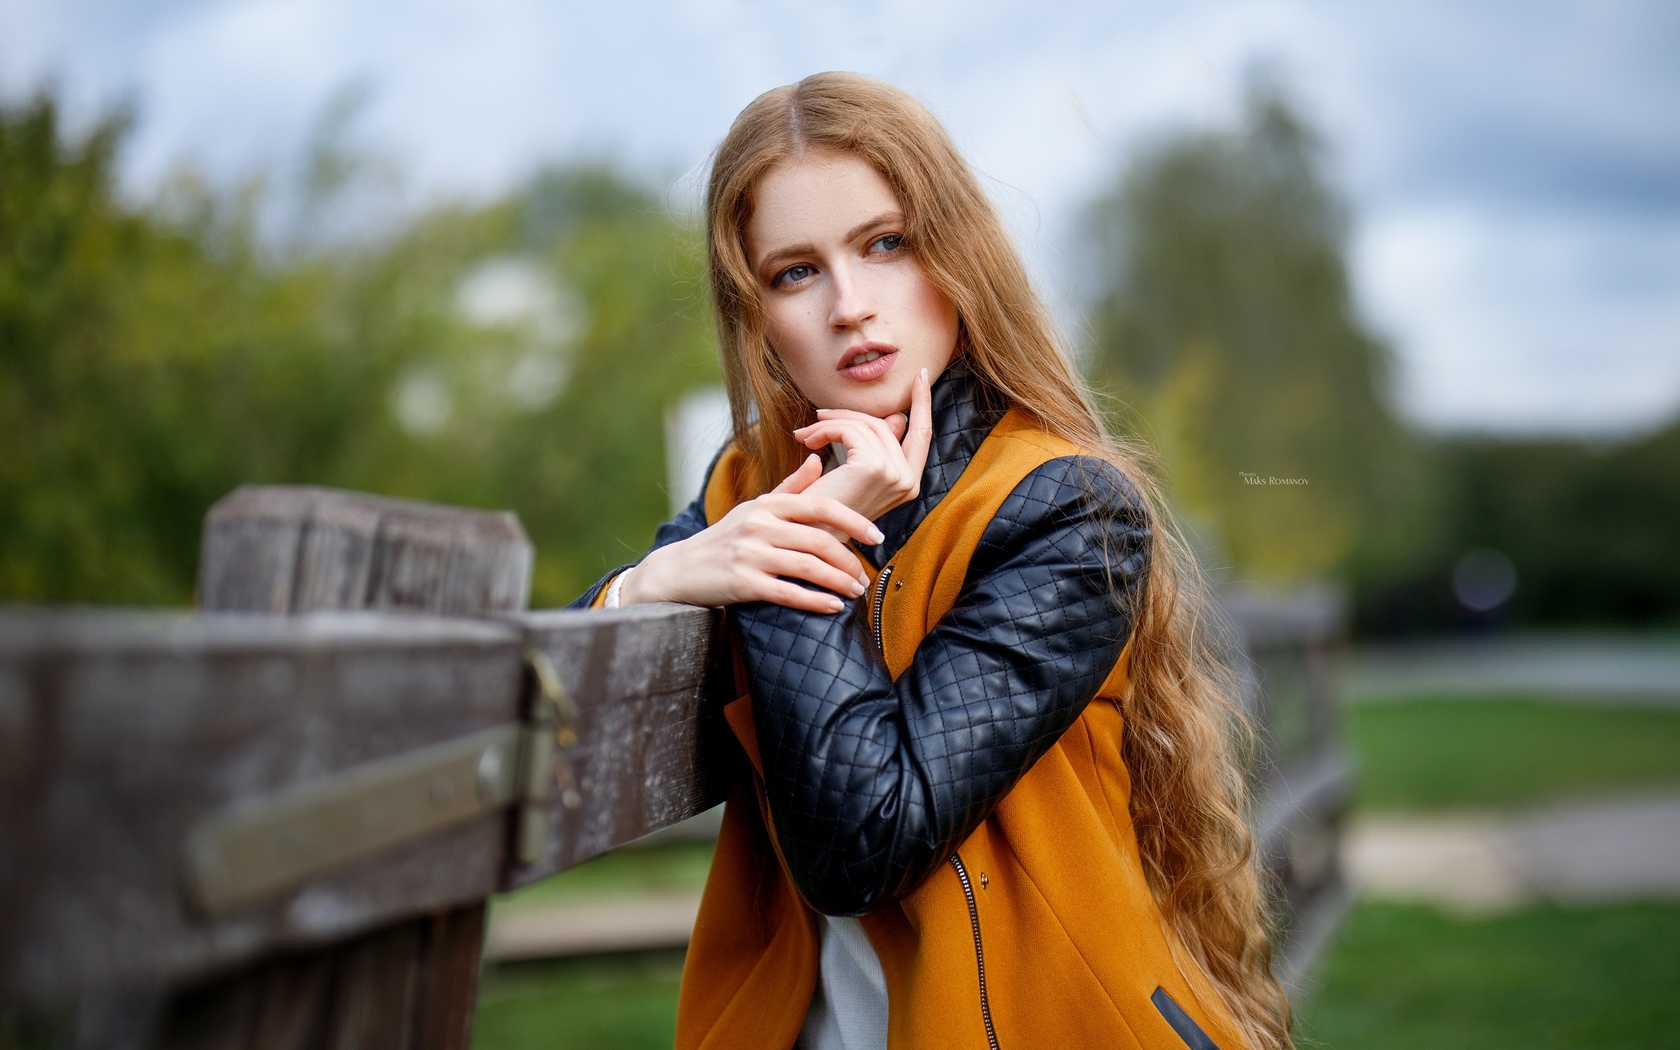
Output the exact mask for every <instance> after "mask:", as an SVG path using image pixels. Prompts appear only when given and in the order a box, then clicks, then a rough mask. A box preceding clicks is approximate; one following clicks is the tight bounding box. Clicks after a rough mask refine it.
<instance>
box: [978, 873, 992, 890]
mask: <svg viewBox="0 0 1680 1050" xmlns="http://www.w3.org/2000/svg"><path fill="white" fill-rule="evenodd" d="M991 884H992V880H991V879H988V878H987V877H986V873H985V872H983V871H982V872H981V873H980V888H981V889H985V888H986V887H987V886H990V885H991Z"/></svg>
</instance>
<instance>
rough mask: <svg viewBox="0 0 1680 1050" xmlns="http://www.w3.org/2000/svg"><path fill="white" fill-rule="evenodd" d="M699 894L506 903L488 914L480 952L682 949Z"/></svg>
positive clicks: (499, 955) (513, 957)
mask: <svg viewBox="0 0 1680 1050" xmlns="http://www.w3.org/2000/svg"><path fill="white" fill-rule="evenodd" d="M699 911H700V893H699V891H698V890H696V891H695V892H693V893H665V894H659V895H656V896H644V897H629V898H625V899H622V900H606V901H584V902H571V903H566V904H550V905H530V906H525V907H518V908H506V909H501V910H498V911H496V912H494V913H493V914H492V915H491V917H490V931H489V935H488V937H487V938H486V940H485V946H484V957H485V958H486V959H488V960H490V961H491V962H517V961H521V960H526V959H552V958H557V957H559V956H564V955H602V954H606V953H609V952H640V951H652V950H656V949H660V948H684V947H687V945H688V934H689V931H690V930H692V929H694V916H695V915H697V914H698V913H699Z"/></svg>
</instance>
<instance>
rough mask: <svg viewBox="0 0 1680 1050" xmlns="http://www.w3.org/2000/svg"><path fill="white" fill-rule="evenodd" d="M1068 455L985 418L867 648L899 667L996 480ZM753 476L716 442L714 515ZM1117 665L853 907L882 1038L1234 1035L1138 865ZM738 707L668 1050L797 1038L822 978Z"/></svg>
mask: <svg viewBox="0 0 1680 1050" xmlns="http://www.w3.org/2000/svg"><path fill="white" fill-rule="evenodd" d="M1079 453H1080V450H1079V449H1077V448H1075V447H1073V446H1072V445H1070V444H1069V443H1068V442H1066V441H1064V440H1062V439H1060V438H1057V437H1054V436H1052V435H1048V434H1046V433H1044V432H1043V430H1042V429H1041V428H1039V427H1037V426H1036V425H1035V424H1033V423H1032V421H1031V420H1030V419H1028V418H1027V417H1026V416H1024V415H1023V414H1022V413H1020V412H1019V411H1018V410H1011V411H1010V412H1009V413H1008V414H1006V415H1005V416H1004V418H1003V419H1002V421H1001V422H999V423H998V425H997V426H996V427H995V428H994V429H993V430H992V432H991V434H990V435H989V436H988V437H987V439H986V440H985V441H984V443H983V444H981V446H980V448H979V450H978V451H977V452H976V454H975V455H974V457H973V458H972V460H971V461H970V462H969V464H968V466H967V467H966V468H965V469H964V471H963V474H962V476H961V478H960V479H959V480H958V481H957V483H956V484H955V485H954V486H953V488H952V489H951V490H950V492H948V493H947V494H946V496H945V497H944V498H943V499H942V500H941V501H940V502H939V504H938V505H937V506H935V507H934V508H933V510H932V511H931V512H930V513H929V515H928V517H927V518H926V519H925V520H924V521H923V522H922V524H921V525H920V526H919V527H918V528H917V529H916V531H915V532H914V534H913V535H912V536H911V538H910V539H909V540H908V542H907V543H906V544H905V545H904V547H903V548H902V549H901V550H900V551H899V552H898V554H897V555H896V556H895V557H894V558H893V560H892V562H891V564H892V565H893V566H894V567H895V572H894V574H893V576H892V584H893V586H892V587H891V588H889V589H888V591H887V592H886V594H885V597H884V599H883V604H882V618H881V623H882V628H881V634H882V637H881V643H882V649H883V652H884V653H885V656H886V660H887V664H888V668H889V670H890V672H891V674H892V675H893V677H894V678H895V679H896V678H897V677H898V676H899V675H900V674H902V673H903V672H904V670H905V669H906V668H907V667H908V666H909V664H910V661H911V659H912V656H913V654H914V653H915V651H916V647H917V645H918V644H919V643H920V641H921V640H922V638H923V637H924V636H925V635H926V634H927V633H928V632H929V631H930V630H931V629H932V628H933V626H934V625H935V624H936V623H938V621H939V620H940V618H941V617H942V616H943V615H944V614H945V613H946V612H947V611H948V610H949V609H950V608H951V607H952V604H953V603H954V602H955V601H956V600H957V597H958V594H959V592H960V590H961V587H962V584H963V581H964V578H965V576H966V574H967V570H968V563H969V559H970V556H971V555H972V553H973V551H974V548H975V545H976V543H977V542H978V540H979V538H980V536H981V534H982V532H983V531H984V530H985V527H986V525H987V523H988V522H989V521H991V519H992V517H993V515H994V514H995V512H996V511H997V509H998V507H999V506H1000V505H1001V504H1002V502H1003V501H1004V500H1005V498H1006V497H1007V496H1008V495H1009V493H1010V491H1011V490H1012V489H1013V488H1014V487H1015V485H1016V484H1017V483H1018V482H1020V481H1021V479H1023V478H1024V477H1026V475H1027V474H1028V473H1030V472H1031V471H1032V470H1033V469H1034V468H1036V467H1038V466H1039V465H1040V464H1043V463H1045V462H1047V461H1049V460H1051V459H1054V458H1058V457H1062V456H1069V455H1077V454H1079ZM749 473H750V471H749V469H748V464H747V463H746V462H745V458H744V457H743V456H742V455H741V454H740V453H739V452H738V451H736V450H734V449H731V450H730V451H729V452H726V453H725V455H724V456H723V457H722V459H721V460H720V461H719V462H718V464H717V465H716V466H715V467H714V469H713V472H712V477H711V481H710V483H709V485H708V487H707V491H706V494H705V507H706V517H707V520H708V522H715V521H717V520H718V519H719V518H721V517H722V516H723V515H724V514H726V513H727V512H728V511H729V510H730V509H731V508H732V507H734V506H735V505H736V504H737V503H738V502H740V501H742V500H743V499H745V498H748V496H749V495H750V490H749V489H748V488H747V485H746V478H747V476H748V475H749ZM1126 659H1127V657H1126V654H1125V653H1122V654H1121V657H1120V659H1119V661H1118V662H1117V663H1116V665H1115V667H1114V669H1113V671H1112V672H1111V673H1110V674H1109V676H1108V678H1107V680H1106V681H1105V683H1104V684H1103V686H1102V687H1101V689H1100V690H1099V692H1098V694H1097V697H1096V698H1095V699H1094V700H1093V701H1092V702H1091V703H1090V705H1089V706H1088V707H1087V708H1086V710H1085V711H1084V713H1083V714H1082V715H1081V716H1080V717H1079V719H1078V720H1077V721H1076V722H1075V723H1074V725H1073V726H1072V728H1070V729H1069V730H1067V731H1066V732H1065V733H1064V734H1063V735H1062V737H1061V738H1060V739H1059V741H1058V742H1057V743H1056V744H1055V745H1054V746H1053V747H1052V748H1051V749H1050V751H1049V752H1047V753H1046V754H1045V755H1044V756H1043V757H1042V758H1040V759H1039V760H1038V762H1037V763H1035V764H1034V765H1033V766H1032V768H1031V769H1030V770H1028V771H1027V773H1026V774H1025V775H1024V776H1023V777H1022V778H1021V780H1020V781H1019V782H1017V783H1016V785H1015V786H1014V787H1013V788H1012V789H1011V790H1010V791H1009V793H1008V794H1007V795H1006V796H1005V797H1004V798H1003V800H1002V801H1001V802H1000V803H999V804H998V805H997V806H996V808H995V809H994V810H993V812H992V813H991V815H990V816H989V817H987V818H986V820H985V821H984V822H983V823H982V824H981V825H980V826H979V827H978V828H977V829H976V830H975V831H974V833H973V834H972V835H970V836H969V837H968V838H967V840H965V841H964V842H963V843H962V845H961V847H960V848H959V849H958V850H957V853H956V856H954V857H953V858H952V859H951V862H950V863H949V864H946V865H943V866H942V867H941V868H939V869H938V870H936V871H935V872H934V873H933V874H932V875H931V876H929V877H928V878H927V879H926V881H925V882H923V884H922V885H921V886H920V887H919V888H917V889H916V890H915V891H914V892H912V893H911V894H910V895H909V896H908V897H906V898H904V899H903V900H901V901H899V902H898V903H896V904H893V905H890V906H888V907H885V908H882V909H880V910H878V911H875V912H872V913H870V914H868V915H865V916H863V917H862V918H861V922H862V924H863V927H864V929H865V930H866V931H867V932H868V934H869V938H870V940H871V942H872V943H873V945H874V948H875V951H876V954H877V955H878V956H879V957H880V960H881V967H882V971H883V973H884V975H885V977H886V985H887V996H888V1004H889V1024H888V1029H889V1030H888V1045H889V1047H891V1048H892V1050H912V1048H916V1050H923V1048H943V1047H954V1048H957V1047H960V1048H971V1047H972V1048H977V1050H984V1048H988V1047H1001V1048H1009V1050H1019V1048H1023V1047H1057V1048H1060V1047H1140V1048H1149V1050H1181V1048H1183V1047H1185V1046H1186V1045H1191V1046H1197V1043H1196V1038H1197V1035H1198V1034H1202V1035H1203V1037H1204V1038H1207V1039H1210V1040H1211V1041H1212V1044H1214V1045H1217V1046H1218V1047H1220V1048H1222V1050H1240V1048H1241V1047H1243V1046H1245V1045H1246V1044H1245V1043H1243V1041H1242V1040H1241V1039H1240V1038H1239V1037H1238V1036H1237V1034H1236V1033H1235V1031H1234V1030H1233V1029H1232V1027H1231V1026H1230V1024H1229V1022H1228V1019H1227V1015H1226V1013H1225V1011H1224V1010H1223V1009H1222V1008H1221V1006H1220V1004H1219V1000H1218V997H1217V994H1216V993H1215V992H1214V990H1213V988H1212V986H1211V984H1210V983H1209V982H1208V980H1207V979H1206V978H1205V977H1204V976H1203V975H1202V974H1201V973H1200V972H1199V971H1198V970H1197V969H1196V968H1195V967H1194V965H1193V964H1192V963H1191V962H1190V961H1189V956H1188V954H1187V952H1186V951H1185V950H1184V948H1183V947H1182V945H1180V944H1179V943H1178V942H1177V939H1176V938H1175V937H1174V935H1173V934H1172V933H1171V932H1170V931H1169V930H1168V929H1167V927H1166V924H1165V922H1164V921H1163V919H1162V916H1161V913H1160V910H1159V909H1158V907H1157V906H1156V904H1155V900H1154V897H1153V895H1152V894H1151V893H1150V890H1149V887H1148V885H1147V883H1146V881H1145V878H1144V874H1143V868H1142V865H1141V863H1140V860H1139V857H1138V847H1137V839H1136V835H1135V834H1134V832H1133V828H1132V823H1131V817H1130V813H1129V807H1128V801H1129V797H1130V781H1129V779H1128V776H1127V772H1126V768H1125V766H1124V764H1123V763H1122V761H1121V739H1122V735H1123V733H1124V728H1125V727H1124V720H1123V718H1122V710H1123V706H1124V699H1125V694H1126V690H1127V678H1126ZM750 705H751V699H750V698H749V697H747V696H745V695H743V696H741V698H740V699H738V700H736V701H735V702H734V703H732V704H730V705H729V706H728V707H727V708H726V710H725V716H726V718H727V720H728V722H729V725H730V727H731V729H732V730H733V732H734V734H735V737H736V739H737V740H738V741H739V743H740V745H741V747H742V749H743V751H744V752H745V755H746V758H747V762H746V763H745V764H744V765H743V769H742V771H741V775H740V777H739V779H738V782H737V785H736V787H735V790H734V791H733V792H732V794H731V796H730V798H729V802H728V805H727V807H726V809H725V813H724V819H723V828H722V831H721V833H720V836H719V839H718V845H717V852H716V854H715V856H714V859H713V862H712V868H711V873H710V875H709V877H708V879H707V883H706V890H705V895H704V898H703V901H702V904H701V908H700V914H699V918H698V920H697V922H696V924H695V929H694V935H693V939H692V941H691V942H690V946H689V954H688V961H687V964H686V966H685V968H684V972H683V984H682V992H681V1000H680V1005H679V1009H678V1017H677V1046H678V1047H679V1048H680V1050H691V1048H694V1050H699V1048H707V1050H725V1048H728V1050H734V1048H740V1047H791V1046H792V1045H793V1044H794V1041H795V1040H796V1038H797V1037H798V1035H799V1031H800V1027H801V1025H802V1024H803V1022H804V1019H805V1014H806V1011H807V1009H808V1007H809V1004H810V1001H811V996H812V992H813V989H814V988H815V985H816V981H817V976H818V950H819V945H818V935H817V925H816V918H815V913H814V912H813V911H812V910H811V908H810V907H809V906H808V905H807V904H806V903H805V901H804V900H803V899H801V897H800V895H799V893H798V891H797V889H796V888H795V886H794V883H793V881H792V879H791V877H790V876H789V874H788V872H787V870H786V868H785V866H784V864H783V863H782V860H781V858H780V856H779V854H778V852H777V849H776V844H775V842H774V837H773V833H772V831H771V830H770V829H771V828H772V827H773V824H772V822H771V821H770V820H769V819H768V817H769V813H768V810H767V801H766V796H765V792H764V787H763V783H762V781H761V779H760V776H761V774H762V763H761V761H760V759H759V753H758V744H757V739H756V732H755V728H754V719H753V715H752V710H751V706H750ZM982 981H983V982H984V991H983V986H982ZM1169 1017H1171V1018H1173V1019H1172V1020H1169ZM1186 1018H1187V1019H1188V1024H1189V1025H1192V1026H1194V1027H1192V1028H1186V1027H1185V1026H1186ZM1175 1021H1176V1023H1177V1027H1176V1028H1175V1024H1174V1022H1175ZM1195 1028H1199V1029H1200V1033H1198V1032H1197V1031H1195ZM1181 1030H1182V1031H1183V1032H1184V1034H1181ZM1203 1045H1206V1044H1203ZM1198 1050H1200V1047H1198Z"/></svg>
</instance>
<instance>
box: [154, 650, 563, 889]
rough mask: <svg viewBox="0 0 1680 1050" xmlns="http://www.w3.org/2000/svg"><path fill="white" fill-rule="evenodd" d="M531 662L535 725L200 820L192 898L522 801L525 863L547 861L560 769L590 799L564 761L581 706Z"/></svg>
mask: <svg viewBox="0 0 1680 1050" xmlns="http://www.w3.org/2000/svg"><path fill="white" fill-rule="evenodd" d="M525 661H526V665H527V667H529V668H530V670H531V678H532V680H533V682H534V685H535V690H534V692H535V695H534V696H533V697H532V699H531V707H530V716H529V719H530V720H529V721H528V722H526V723H523V724H521V723H510V724H507V725H500V726H496V727H494V728H492V729H486V730H482V731H480V732H478V733H474V734H472V735H470V736H465V737H461V738H459V739H456V740H450V741H446V742H444V743H440V744H433V745H430V746H428V747H424V748H420V749H419V750H416V751H411V752H408V753H406V754H402V755H397V756H394V757H392V758H386V759H380V760H379V761H375V762H368V763H364V764H362V765H359V766H354V767H352V768H350V769H347V770H344V771H342V772H339V773H335V774H333V775H331V776H327V777H322V778H321V779H319V780H312V781H307V782H305V783H302V784H296V785H293V786H290V787H286V788H281V789H280V790H278V791H274V792H272V793H270V794H267V795H260V796H257V797H254V798H247V799H240V800H239V801H237V802H234V803H232V804H230V805H228V806H226V807H224V808H222V809H220V810H217V811H215V812H214V813H211V814H210V815H209V816H207V817H205V818H204V819H202V820H200V821H199V822H198V824H197V825H196V826H195V827H194V828H193V829H192V831H191V832H190V833H189V835H188V836H187V842H186V857H185V867H186V882H187V895H188V898H189V899H190V900H191V901H192V903H193V904H194V905H195V906H197V907H198V908H199V909H200V910H201V911H202V912H204V913H205V914H207V915H218V914H221V913H224V912H227V911H231V910H233V909H235V908H238V907H242V906H244V905H246V904H250V903H253V902H255V901H259V900H262V899H264V898H269V897H273V896H275V895H278V894H280V893H281V892H283V891H285V890H289V889H293V888H295V887H297V886H299V885H301V884H302V883H304V882H306V881H308V880H309V879H311V878H314V877H316V876H318V875H321V874H323V873H325V872H328V871H330V870H332V869H334V868H338V867H340V866H342V865H344V864H347V863H349V862H350V861H353V860H355V859H357V858H359V857H364V856H367V855H369V854H372V853H377V852H379V851H380V850H384V849H387V848H390V847H392V846H395V845H397V844H399V843H402V842H406V841H408V840H410V839H415V838H419V837H421V836H424V835H428V834H431V833H432V832H435V831H440V830H442V829H444V828H447V827H450V826H452V825H455V824H459V823H461V822H462V821H465V820H469V819H471V818H473V817H476V816H479V815H481V814H484V813H488V812H492V811H494V810H498V809H502V808H505V807H507V806H509V805H517V806H518V807H519V813H518V818H517V821H516V824H515V827H516V841H515V848H516V851H517V854H518V857H519V859H520V861H521V862H523V863H527V864H528V863H532V862H534V861H537V860H539V859H541V857H542V855H543V853H544V851H545V850H546V849H547V846H548V812H547V802H548V798H549V782H550V777H551V776H552V778H553V780H554V783H555V786H556V787H557V788H558V789H559V791H560V799H561V804H562V805H564V806H566V807H567V808H568V809H575V808H577V806H579V805H580V804H581V803H582V796H581V795H580V794H579V792H578V789H577V784H576V782H575V779H574V777H573V774H572V772H571V769H570V766H569V765H568V764H566V763H565V762H563V761H562V762H561V763H559V764H558V765H556V763H555V761H554V754H555V748H556V746H557V745H558V746H559V747H562V748H569V747H571V746H572V745H574V744H576V743H577V734H576V731H575V729H574V725H575V723H576V721H577V705H576V704H574V703H573V702H572V699H571V697H570V696H569V695H568V694H567V693H566V690H565V687H564V686H563V685H562V684H561V682H560V676H559V674H558V672H557V671H556V670H555V667H554V663H553V661H552V660H550V659H549V658H548V656H547V655H546V654H544V653H542V652H541V651H539V650H536V649H531V650H528V651H527V652H526V654H525Z"/></svg>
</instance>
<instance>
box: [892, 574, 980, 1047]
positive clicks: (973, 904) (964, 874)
mask: <svg viewBox="0 0 1680 1050" xmlns="http://www.w3.org/2000/svg"><path fill="white" fill-rule="evenodd" d="M892 574H893V566H891V565H888V566H886V567H885V568H883V569H882V570H881V574H880V575H879V576H877V577H876V578H875V609H874V626H875V641H876V642H877V643H878V644H879V645H880V646H881V655H882V656H885V655H886V654H887V639H886V636H885V635H883V634H882V633H881V608H882V606H884V605H885V604H886V601H887V581H888V580H890V579H892ZM951 866H952V867H953V868H956V869H957V878H958V879H959V880H961V882H962V888H963V897H965V898H966V899H967V900H968V922H969V925H970V926H971V927H972V928H973V929H974V963H975V965H976V966H977V967H978V968H979V973H980V1019H981V1020H982V1021H984V1022H985V1024H986V1045H987V1046H988V1047H989V1048H990V1050H999V1048H998V1038H997V1028H996V1027H994V1026H993V1024H992V1001H991V999H990V998H989V997H988V996H987V994H986V952H985V949H984V948H982V947H981V945H980V905H979V902H977V901H976V900H975V899H974V883H973V882H972V881H970V880H969V877H968V869H967V868H966V867H964V866H963V862H962V858H961V857H959V856H957V855H956V854H955V853H953V854H951Z"/></svg>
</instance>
